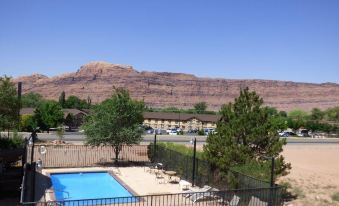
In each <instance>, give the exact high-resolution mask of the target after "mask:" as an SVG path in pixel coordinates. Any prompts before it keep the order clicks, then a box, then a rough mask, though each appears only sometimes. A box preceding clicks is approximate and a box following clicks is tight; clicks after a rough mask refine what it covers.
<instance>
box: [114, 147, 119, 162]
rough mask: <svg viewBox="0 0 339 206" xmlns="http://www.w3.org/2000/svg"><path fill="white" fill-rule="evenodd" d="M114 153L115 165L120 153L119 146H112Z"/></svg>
mask: <svg viewBox="0 0 339 206" xmlns="http://www.w3.org/2000/svg"><path fill="white" fill-rule="evenodd" d="M114 153H115V159H114V163H115V164H117V163H118V157H119V153H120V146H114Z"/></svg>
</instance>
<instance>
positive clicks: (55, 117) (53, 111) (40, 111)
mask: <svg viewBox="0 0 339 206" xmlns="http://www.w3.org/2000/svg"><path fill="white" fill-rule="evenodd" d="M63 118H64V113H63V111H62V108H61V106H60V105H59V104H58V103H57V102H55V101H45V102H43V103H41V104H40V105H39V106H38V107H37V108H36V109H35V111H34V119H35V121H36V122H37V125H38V127H40V129H42V130H47V131H49V128H56V127H58V126H59V125H60V124H61V123H62V122H63Z"/></svg>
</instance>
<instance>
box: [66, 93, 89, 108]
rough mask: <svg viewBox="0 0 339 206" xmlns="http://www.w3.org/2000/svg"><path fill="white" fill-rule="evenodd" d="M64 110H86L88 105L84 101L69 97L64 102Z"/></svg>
mask: <svg viewBox="0 0 339 206" xmlns="http://www.w3.org/2000/svg"><path fill="white" fill-rule="evenodd" d="M64 108H70V109H71V108H75V109H88V108H89V104H88V103H87V101H86V100H83V99H79V98H78V97H77V96H73V95H71V96H69V97H68V98H67V100H66V102H65V107H64Z"/></svg>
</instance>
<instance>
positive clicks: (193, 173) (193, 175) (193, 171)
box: [192, 138, 197, 187]
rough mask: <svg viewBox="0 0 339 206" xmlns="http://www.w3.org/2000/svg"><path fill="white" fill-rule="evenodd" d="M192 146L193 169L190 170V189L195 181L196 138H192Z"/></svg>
mask: <svg viewBox="0 0 339 206" xmlns="http://www.w3.org/2000/svg"><path fill="white" fill-rule="evenodd" d="M193 144H194V146H193V168H192V187H194V181H195V153H196V150H197V138H194V143H193Z"/></svg>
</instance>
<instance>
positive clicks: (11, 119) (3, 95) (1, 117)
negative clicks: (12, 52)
mask: <svg viewBox="0 0 339 206" xmlns="http://www.w3.org/2000/svg"><path fill="white" fill-rule="evenodd" d="M19 108H20V103H19V100H18V97H17V92H16V87H15V86H14V83H12V82H11V78H9V77H7V76H4V77H0V131H3V130H6V129H7V130H9V129H13V128H15V127H16V126H17V124H18V122H19V121H18V118H19V116H18V113H19Z"/></svg>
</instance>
